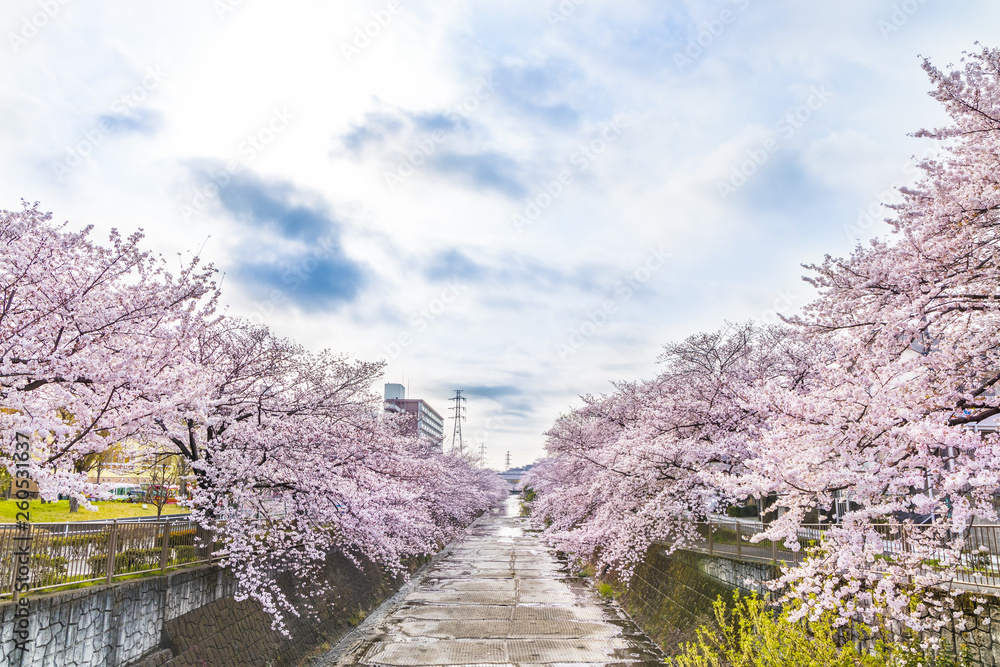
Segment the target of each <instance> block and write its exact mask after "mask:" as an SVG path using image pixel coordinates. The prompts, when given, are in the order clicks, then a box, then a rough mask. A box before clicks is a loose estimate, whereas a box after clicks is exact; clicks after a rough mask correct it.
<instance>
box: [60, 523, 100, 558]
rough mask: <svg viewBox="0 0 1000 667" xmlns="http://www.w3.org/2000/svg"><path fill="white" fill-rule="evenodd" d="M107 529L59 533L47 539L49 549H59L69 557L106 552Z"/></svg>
mask: <svg viewBox="0 0 1000 667" xmlns="http://www.w3.org/2000/svg"><path fill="white" fill-rule="evenodd" d="M107 544H108V531H107V530H103V531H101V532H100V533H96V534H89V535H59V536H57V537H52V538H50V539H49V542H48V545H49V549H50V550H52V551H53V552H55V551H60V552H62V553H64V554H66V555H68V556H70V557H71V558H82V557H83V556H84V555H86V554H88V553H94V552H96V551H104V552H105V553H107Z"/></svg>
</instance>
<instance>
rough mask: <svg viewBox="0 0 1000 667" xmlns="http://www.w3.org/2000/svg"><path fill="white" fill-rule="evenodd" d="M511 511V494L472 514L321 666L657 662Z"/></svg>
mask: <svg viewBox="0 0 1000 667" xmlns="http://www.w3.org/2000/svg"><path fill="white" fill-rule="evenodd" d="M517 513H518V504H517V499H516V498H511V499H510V500H509V501H508V502H507V503H506V504H505V505H504V506H502V507H499V508H496V509H494V510H493V511H492V512H491V513H489V514H487V515H484V516H483V517H480V518H479V519H478V520H477V521H476V522H475V523H474V524H473V525H472V526H471V527H470V528H469V530H468V531H467V533H466V535H465V536H464V537H463V538H461V539H459V540H456V541H455V542H453V543H452V544H451V545H449V546H448V548H447V549H445V551H444V552H442V553H441V554H439V556H437V557H436V558H435V559H434V560H433V561H432V562H431V563H430V564H429V566H428V567H426V568H425V569H424V570H422V571H421V573H420V574H419V575H418V576H417V577H415V578H414V581H413V582H412V584H411V585H410V586H408V587H407V588H406V589H404V590H403V591H402V592H401V594H400V595H398V596H397V597H396V598H394V599H393V600H392V601H390V603H389V605H388V606H387V607H385V608H383V609H382V612H383V613H382V614H381V615H380V616H376V617H373V618H370V619H369V620H368V621H366V623H365V624H363V625H362V626H361V627H359V629H358V630H359V631H358V632H356V633H354V634H353V635H351V636H348V637H346V638H345V640H344V641H343V642H341V644H340V645H338V646H337V647H335V648H334V649H333V650H332V651H331V652H330V653H329V654H327V657H326V658H325V659H324V660H322V661H321V662H320V664H321V665H400V666H404V665H405V666H410V665H413V666H417V665H513V664H517V665H543V664H545V665H550V664H557V663H558V664H563V665H565V664H567V663H573V664H574V665H579V666H581V667H582V666H583V665H598V664H600V665H612V664H615V665H639V664H647V665H652V664H662V662H663V658H662V655H661V654H660V653H659V651H658V650H657V648H656V647H655V646H654V645H653V644H652V642H650V641H649V640H648V639H647V638H646V637H645V635H643V634H642V633H641V632H640V631H639V630H638V628H636V626H635V625H634V624H633V623H632V622H631V621H630V620H628V619H627V618H626V617H625V616H624V614H622V613H621V612H620V611H619V610H618V609H617V608H616V607H615V606H614V605H612V604H610V603H608V602H606V601H605V600H603V599H602V598H601V597H600V596H599V595H598V594H597V593H596V591H594V589H593V587H592V586H591V585H590V583H589V582H588V581H587V580H585V579H580V578H578V577H574V576H572V575H571V574H570V572H569V570H568V568H567V567H566V565H565V563H563V562H562V561H560V560H559V559H558V558H557V557H556V554H555V553H554V552H553V551H552V550H551V549H550V548H549V547H547V546H545V544H544V543H543V542H542V540H541V539H540V538H539V537H538V535H537V533H535V532H534V531H531V530H530V525H529V523H528V520H527V519H524V518H521V517H519V516H517Z"/></svg>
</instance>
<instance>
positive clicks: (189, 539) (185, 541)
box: [170, 528, 197, 548]
mask: <svg viewBox="0 0 1000 667" xmlns="http://www.w3.org/2000/svg"><path fill="white" fill-rule="evenodd" d="M196 532H197V531H196V529H194V528H189V529H187V530H178V531H177V532H171V533H170V546H171V547H174V548H176V547H180V546H189V545H192V544H194V538H195V533H196Z"/></svg>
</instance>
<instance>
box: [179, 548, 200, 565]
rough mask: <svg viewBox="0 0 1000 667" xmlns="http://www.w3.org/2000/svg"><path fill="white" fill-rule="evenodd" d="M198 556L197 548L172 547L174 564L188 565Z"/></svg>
mask: <svg viewBox="0 0 1000 667" xmlns="http://www.w3.org/2000/svg"><path fill="white" fill-rule="evenodd" d="M197 556H198V547H194V546H188V545H186V544H182V545H180V546H176V547H174V562H175V563H190V562H191V561H193V560H194V559H195V558H196V557H197Z"/></svg>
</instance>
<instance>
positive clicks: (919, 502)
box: [743, 49, 1000, 630]
mask: <svg viewBox="0 0 1000 667" xmlns="http://www.w3.org/2000/svg"><path fill="white" fill-rule="evenodd" d="M924 69H925V70H926V71H927V73H928V74H929V76H930V78H931V80H932V82H933V83H934V84H935V90H934V92H933V93H932V95H933V96H934V97H935V98H936V99H937V100H938V101H939V102H941V103H942V104H943V105H944V107H945V109H946V111H947V112H948V114H949V116H950V117H951V120H952V123H951V124H950V125H949V126H948V127H945V128H943V129H938V130H933V131H921V132H919V133H917V136H919V137H925V138H928V139H933V140H937V141H938V142H940V157H939V158H938V159H935V160H927V161H924V162H923V163H922V164H921V165H920V166H921V167H922V169H923V171H924V175H923V177H922V178H921V179H920V181H919V182H918V183H917V184H916V186H915V187H913V188H906V189H902V190H901V194H902V197H903V200H902V202H901V203H899V204H895V205H892V206H890V209H891V210H892V213H893V215H892V216H891V217H890V219H889V220H888V222H889V223H890V225H891V227H892V231H893V234H892V235H891V237H890V238H888V239H877V240H875V241H872V242H871V243H870V244H869V245H868V246H864V247H858V248H857V249H856V250H855V251H854V253H853V254H852V255H851V256H850V257H849V258H846V259H835V258H831V257H827V258H826V260H825V261H824V262H823V263H822V264H819V265H815V266H810V267H808V268H810V269H811V270H812V271H813V276H812V277H811V278H809V280H810V282H812V284H813V285H815V286H816V287H817V288H819V290H820V297H819V298H818V299H817V300H816V301H815V302H814V303H812V304H810V305H809V306H808V307H807V308H806V309H805V312H804V314H803V315H802V316H801V317H798V318H794V319H793V320H792V321H793V323H794V324H796V325H798V326H799V327H800V328H801V329H802V330H803V331H805V332H807V333H809V334H810V335H812V336H816V337H822V338H826V339H828V340H830V341H831V343H832V344H833V345H835V346H836V349H837V353H836V360H835V362H834V363H831V364H829V365H827V366H825V367H824V368H823V369H822V377H821V378H820V380H819V382H817V384H816V386H815V390H814V391H812V392H810V393H809V394H808V395H802V394H794V393H789V392H787V391H783V390H781V389H776V390H774V391H771V392H768V393H767V394H766V395H765V396H764V400H763V401H762V402H761V403H762V406H763V407H764V409H767V410H770V411H771V413H772V415H773V417H772V420H773V427H772V428H771V429H770V431H769V433H768V434H767V436H766V437H765V438H763V439H762V440H761V442H760V444H759V446H758V447H757V448H756V450H755V452H754V455H753V457H752V460H750V461H748V462H747V467H748V468H749V469H750V470H751V471H752V476H751V477H750V478H745V479H744V480H743V483H747V482H750V481H752V482H753V484H755V485H756V489H757V491H758V492H764V491H771V492H776V493H779V494H780V495H781V497H782V504H783V505H784V506H785V507H786V508H787V509H788V511H787V513H786V514H785V515H784V516H782V517H781V519H780V520H779V521H778V522H776V523H774V524H772V526H771V527H770V530H769V536H772V537H779V536H780V537H785V538H788V539H791V538H793V537H794V535H795V533H796V531H797V529H798V526H799V525H800V524H801V522H802V521H803V518H804V517H805V516H806V515H807V513H808V512H809V510H811V509H813V508H816V507H824V506H826V507H828V506H829V505H830V504H831V503H832V500H833V495H834V494H835V493H836V494H840V495H841V496H842V497H846V498H849V499H850V500H851V501H852V503H853V505H852V508H853V509H852V511H850V512H847V513H846V514H845V515H844V516H842V517H841V523H840V525H838V526H837V527H836V528H835V529H833V530H831V531H829V532H828V533H827V535H826V544H825V545H824V548H823V549H822V550H821V552H818V553H817V555H816V556H815V557H814V558H812V559H811V560H810V561H809V562H808V563H807V565H806V566H805V567H803V568H800V569H797V570H794V571H791V572H789V573H788V574H787V575H786V577H785V581H784V583H786V584H789V585H791V586H792V589H793V591H794V594H796V595H798V596H799V597H805V598H807V599H809V600H810V604H809V605H808V607H809V610H810V611H811V612H813V613H820V612H822V611H823V610H825V609H836V610H838V611H840V612H841V613H843V615H844V616H845V618H846V617H848V616H852V615H853V616H860V617H861V618H862V619H864V620H866V621H871V622H874V620H875V618H876V616H877V615H879V614H883V615H887V616H889V617H890V618H893V619H897V620H902V621H904V622H905V623H906V624H907V625H908V626H909V627H910V628H912V629H914V630H924V629H934V628H937V627H940V626H941V625H943V624H945V623H947V622H949V621H950V620H951V619H952V618H953V613H954V612H953V609H952V606H953V605H952V604H951V603H950V597H949V596H947V595H942V590H943V588H944V587H946V586H947V584H948V583H949V582H950V581H951V579H952V578H953V577H954V575H955V569H956V568H957V567H959V566H960V565H961V551H962V549H963V547H964V546H965V535H966V532H967V528H968V526H969V525H970V524H971V522H972V520H973V517H974V516H979V517H981V518H985V519H995V515H994V512H993V506H992V497H991V496H992V494H993V492H994V491H995V490H996V489H997V487H998V486H1000V449H998V440H997V435H996V434H995V433H992V432H982V431H980V430H979V429H975V428H969V427H970V426H974V425H976V424H981V423H983V422H984V421H985V420H987V419H989V418H991V417H994V416H996V415H998V414H1000V397H998V396H997V393H996V391H995V386H996V383H997V381H998V380H1000V326H998V325H1000V320H998V306H1000V302H998V288H1000V265H998V257H1000V255H998V245H997V244H998V241H1000V236H998V230H1000V219H998V215H997V211H998V208H1000V169H998V167H1000V164H998V158H997V155H998V146H1000V51H997V50H988V49H983V50H982V51H980V52H979V53H975V54H972V55H970V56H968V57H967V58H966V59H965V62H964V67H963V68H962V69H961V70H958V71H954V72H948V73H945V72H941V71H940V70H938V69H937V68H935V67H934V66H932V65H931V64H930V63H929V62H925V64H924ZM900 521H904V523H905V524H906V525H905V526H904V527H903V528H901V529H900V530H901V531H902V535H901V536H899V537H898V538H895V539H894V540H888V539H887V533H886V530H885V529H884V528H882V525H883V524H884V523H886V522H889V523H897V522H900ZM913 523H919V524H921V525H920V526H919V527H916V526H913V525H910V524H913ZM903 536H905V540H906V544H907V549H906V550H905V551H904V550H902V549H899V550H898V551H899V553H894V554H893V555H892V556H891V557H890V558H886V557H885V556H884V552H885V551H886V549H890V550H895V549H894V548H893V544H892V543H893V542H895V545H896V546H898V545H899V543H900V542H901V541H902V539H903ZM932 555H933V557H934V559H935V561H936V562H935V567H928V565H927V561H928V560H929V559H930V558H931V557H932ZM807 594H812V595H807Z"/></svg>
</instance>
